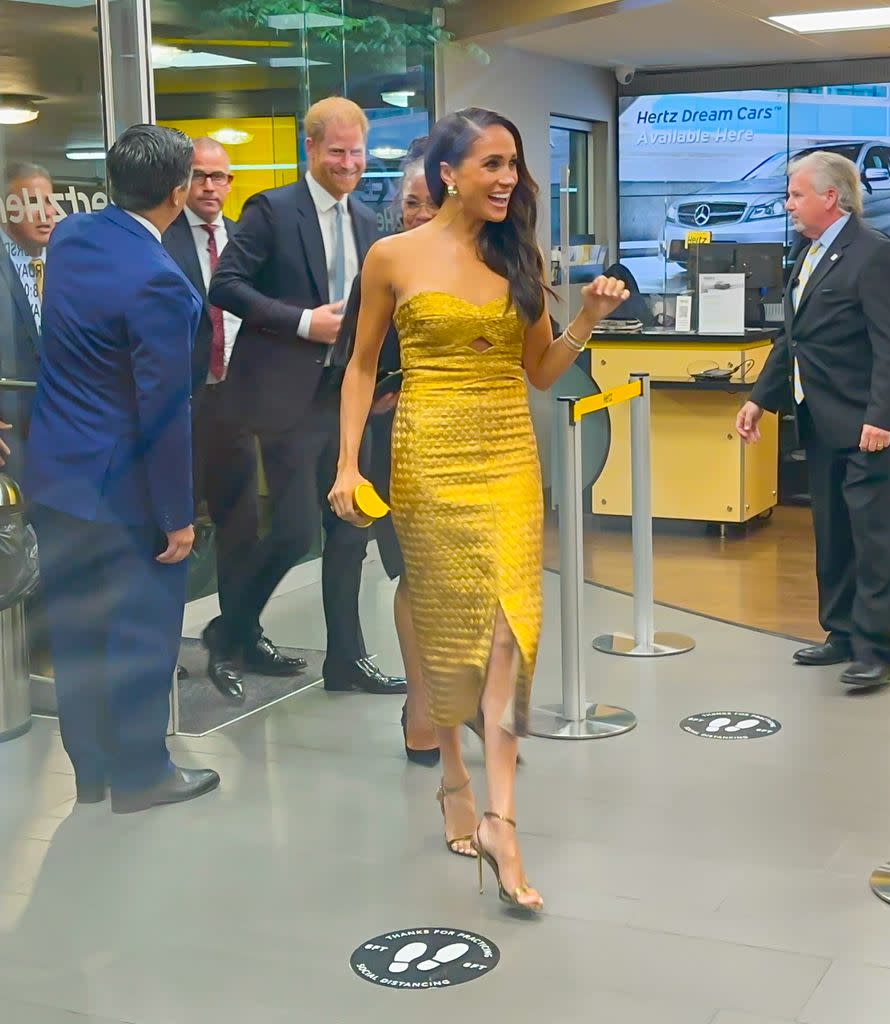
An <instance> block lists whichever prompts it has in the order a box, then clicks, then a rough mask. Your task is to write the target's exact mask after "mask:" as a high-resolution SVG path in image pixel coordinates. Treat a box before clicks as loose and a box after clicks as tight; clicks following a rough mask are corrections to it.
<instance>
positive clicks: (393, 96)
mask: <svg viewBox="0 0 890 1024" xmlns="http://www.w3.org/2000/svg"><path fill="white" fill-rule="evenodd" d="M416 95H417V93H416V92H414V91H413V90H412V89H396V90H394V91H393V92H382V93H380V99H382V100H383V102H384V103H388V104H389V105H390V106H391V107H407V106H408V101H409V100H410V99H411V97H412V96H416Z"/></svg>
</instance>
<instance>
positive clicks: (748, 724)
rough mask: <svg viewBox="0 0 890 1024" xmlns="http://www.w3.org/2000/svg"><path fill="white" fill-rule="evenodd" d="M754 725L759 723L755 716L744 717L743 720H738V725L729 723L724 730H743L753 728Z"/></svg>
mask: <svg viewBox="0 0 890 1024" xmlns="http://www.w3.org/2000/svg"><path fill="white" fill-rule="evenodd" d="M755 725H760V722H759V721H758V720H757V719H756V718H746V719H745V720H744V721H742V722H739V723H738V725H731V726H730V727H729V728H728V729H727V730H726V731H727V732H744V731H745V730H746V729H753V728H754V726H755Z"/></svg>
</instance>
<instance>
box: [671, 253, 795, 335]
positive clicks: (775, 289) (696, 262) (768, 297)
mask: <svg viewBox="0 0 890 1024" xmlns="http://www.w3.org/2000/svg"><path fill="white" fill-rule="evenodd" d="M689 253H690V259H689V270H690V273H692V274H696V275H697V274H744V275H745V325H746V326H747V327H760V326H762V325H763V324H764V322H765V319H766V318H765V315H764V309H763V306H764V303H776V302H781V299H782V289H783V287H784V279H783V273H784V255H785V246H784V245H783V244H782V243H781V242H738V243H736V242H710V243H708V244H707V245H697V246H690V249H689Z"/></svg>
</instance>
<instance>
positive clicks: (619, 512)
mask: <svg viewBox="0 0 890 1024" xmlns="http://www.w3.org/2000/svg"><path fill="white" fill-rule="evenodd" d="M775 335H776V332H775V331H770V330H762V329H760V330H755V331H748V332H746V334H745V335H744V336H742V335H726V336H719V335H701V334H679V333H676V332H670V331H643V332H640V333H634V334H617V333H616V334H608V335H607V334H595V335H594V336H593V338H592V339H591V341H590V344H589V348H590V356H591V359H590V367H591V370H590V372H591V375H592V377H593V379H594V380H595V381H596V384H597V385H598V386H599V388H600V389H601V390H603V391H606V390H608V389H609V388H613V387H615V386H617V385H619V384H626V383H627V381H628V378H629V376H630V374H631V373H648V374H649V375H650V379H651V389H652V512H653V515H654V516H655V517H656V518H662V519H692V520H701V521H705V522H713V523H720V524H727V523H745V522H748V521H749V520H750V519H753V518H755V517H756V516H759V515H762V514H763V513H764V512H767V511H768V510H769V509H771V508H772V507H773V506H774V505H775V504H776V502H777V500H778V499H777V492H778V483H777V477H778V419H777V417H776V416H774V415H773V414H771V413H767V414H765V415H764V417H763V419H762V420H761V424H760V429H761V433H762V435H763V436H762V440H761V441H760V443H759V444H757V445H745V444H744V443H743V442H742V440H741V439H740V438H739V437H738V435H737V434H736V431H735V419H736V415H737V413H738V411H739V409H740V408H741V406H742V405H743V404H744V402H745V401H746V400H747V398H748V395H749V394H750V391H751V388H752V386H753V384H754V381H756V380H757V377H758V375H759V374H760V371H761V370H762V369H763V364H764V362H765V361H766V358H767V356H768V355H769V352H770V348H771V345H772V340H773V338H774V337H775ZM715 366H718V367H722V368H726V369H730V368H734V369H735V372H734V373H733V375H732V377H731V378H730V380H729V381H713V380H708V381H698V380H695V379H694V378H693V376H692V375H693V374H695V373H700V372H701V371H703V370H706V369H708V368H711V367H715ZM610 415H611V420H612V442H611V447H610V449H609V456H608V459H607V461H606V465H605V467H604V469H603V471H602V474H601V475H600V477H599V479H598V480H597V481H596V483H595V484H594V487H593V509H592V511H593V512H595V513H596V514H598V515H607V516H629V515H630V511H631V488H630V418H629V412H628V404H627V403H625V404H623V405H620V406H617V407H615V408H613V409H611V410H610Z"/></svg>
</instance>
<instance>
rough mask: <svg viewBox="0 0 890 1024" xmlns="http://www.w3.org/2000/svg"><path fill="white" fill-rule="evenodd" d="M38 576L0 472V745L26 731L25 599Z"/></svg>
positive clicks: (13, 488)
mask: <svg viewBox="0 0 890 1024" xmlns="http://www.w3.org/2000/svg"><path fill="white" fill-rule="evenodd" d="M38 578H39V569H38V562H37V538H36V536H35V535H34V530H33V528H32V527H31V526H30V525H29V524H28V523H27V522H26V521H25V510H24V504H23V501H22V492H21V491H20V490H19V487H18V484H16V482H15V481H14V480H12V479H11V478H10V477H8V476H6V474H4V473H0V743H2V742H4V741H5V740H11V739H15V737H16V736H21V735H22V734H23V733H26V732H27V731H28V730H29V729H30V728H31V673H30V665H29V659H28V640H27V635H26V632H25V598H26V597H27V596H28V595H29V594H30V593H32V592H33V591H34V589H35V588H36V586H37V581H38Z"/></svg>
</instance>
